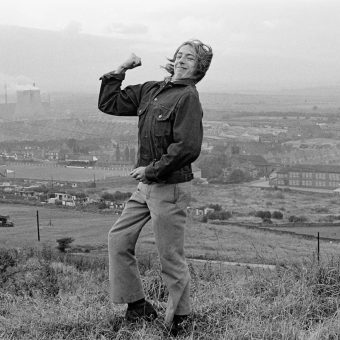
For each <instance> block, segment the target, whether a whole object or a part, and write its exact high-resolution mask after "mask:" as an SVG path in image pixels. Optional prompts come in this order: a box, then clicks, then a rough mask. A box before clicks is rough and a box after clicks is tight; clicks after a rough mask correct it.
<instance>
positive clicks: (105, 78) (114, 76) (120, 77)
mask: <svg viewBox="0 0 340 340" xmlns="http://www.w3.org/2000/svg"><path fill="white" fill-rule="evenodd" d="M110 79H115V80H122V81H123V80H124V79H125V73H115V71H112V72H109V73H105V74H103V75H102V76H101V77H100V78H99V80H102V81H104V82H108V81H109V80H110Z"/></svg>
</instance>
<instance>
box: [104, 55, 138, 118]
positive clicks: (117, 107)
mask: <svg viewBox="0 0 340 340" xmlns="http://www.w3.org/2000/svg"><path fill="white" fill-rule="evenodd" d="M140 65H142V62H141V59H140V58H139V57H137V56H136V55H135V54H134V53H132V54H131V55H130V56H129V58H127V59H126V60H125V61H124V62H123V63H122V64H120V65H119V66H118V67H117V68H116V70H115V71H112V72H109V73H106V74H104V75H103V76H102V77H101V78H100V79H101V81H102V83H101V87H100V92H99V98H98V108H99V110H100V111H102V112H104V113H107V114H111V115H117V116H134V115H136V110H137V107H138V105H139V101H140V92H141V85H135V86H128V87H127V88H126V89H124V90H121V85H122V81H123V80H124V78H125V72H126V71H127V70H131V69H133V68H135V67H138V66H140Z"/></svg>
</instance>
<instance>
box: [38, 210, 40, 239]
mask: <svg viewBox="0 0 340 340" xmlns="http://www.w3.org/2000/svg"><path fill="white" fill-rule="evenodd" d="M37 229H38V241H39V242H40V230H39V211H38V210H37Z"/></svg>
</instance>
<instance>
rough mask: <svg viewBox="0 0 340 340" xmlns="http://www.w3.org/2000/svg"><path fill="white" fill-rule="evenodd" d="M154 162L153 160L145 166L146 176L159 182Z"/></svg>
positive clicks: (152, 180)
mask: <svg viewBox="0 0 340 340" xmlns="http://www.w3.org/2000/svg"><path fill="white" fill-rule="evenodd" d="M154 164H155V163H154V162H152V163H151V164H149V165H148V166H147V167H146V168H145V178H146V179H147V180H148V181H150V182H158V178H157V175H156V171H155V168H154Z"/></svg>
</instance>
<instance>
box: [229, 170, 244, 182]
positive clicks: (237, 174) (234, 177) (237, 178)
mask: <svg viewBox="0 0 340 340" xmlns="http://www.w3.org/2000/svg"><path fill="white" fill-rule="evenodd" d="M245 179H246V176H245V174H244V172H243V171H242V170H241V169H235V170H233V171H232V172H231V174H230V175H229V181H230V182H232V183H241V182H243V181H244V180H245Z"/></svg>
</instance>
